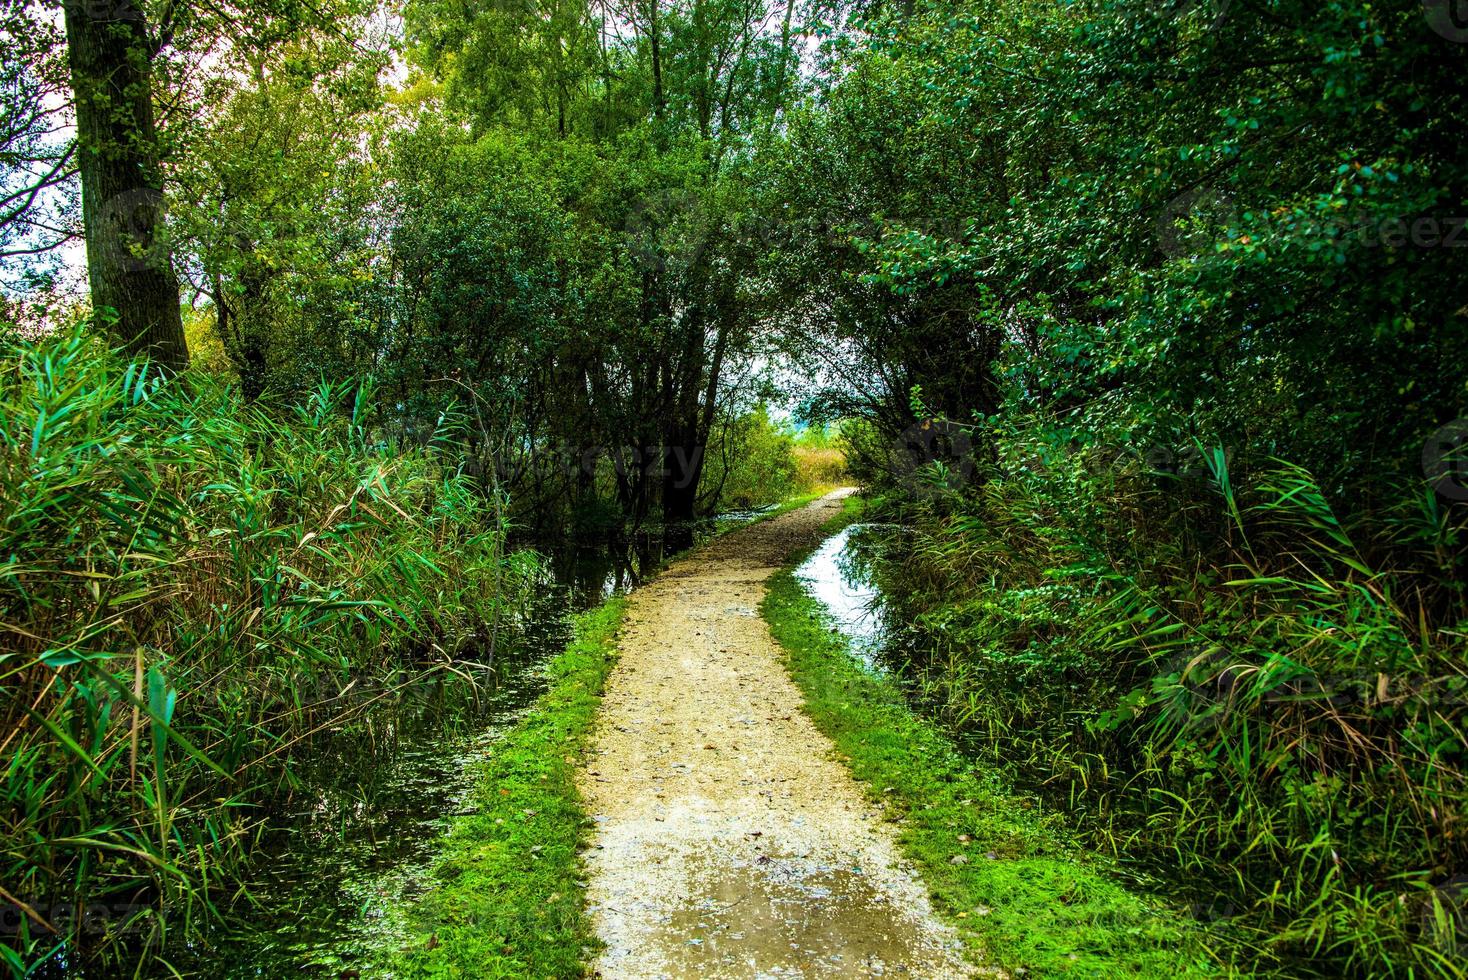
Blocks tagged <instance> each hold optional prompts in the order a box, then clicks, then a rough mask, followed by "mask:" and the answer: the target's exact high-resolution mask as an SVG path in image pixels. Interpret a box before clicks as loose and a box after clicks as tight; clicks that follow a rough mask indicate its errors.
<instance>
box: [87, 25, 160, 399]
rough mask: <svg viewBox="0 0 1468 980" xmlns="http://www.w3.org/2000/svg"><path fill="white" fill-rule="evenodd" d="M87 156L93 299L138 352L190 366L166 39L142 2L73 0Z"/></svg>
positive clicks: (90, 271)
mask: <svg viewBox="0 0 1468 980" xmlns="http://www.w3.org/2000/svg"><path fill="white" fill-rule="evenodd" d="M64 9H65V16H66V37H67V43H68V47H69V57H70V62H71V84H72V91H73V93H74V94H75V98H76V122H77V142H78V148H77V149H78V152H77V163H78V167H79V169H80V171H81V178H82V216H83V223H84V225H85V228H86V237H87V274H88V277H89V279H90V281H91V289H92V305H93V307H94V308H96V309H97V310H98V311H99V312H100V311H102V310H104V309H108V310H111V311H113V315H114V318H113V319H112V320H111V329H112V331H113V332H114V333H115V334H116V336H117V337H118V339H119V340H121V341H122V343H123V344H124V345H125V346H126V348H127V349H128V350H129V351H130V352H132V353H134V354H142V355H147V356H148V357H150V358H152V359H153V360H154V361H156V362H157V363H159V364H162V365H164V366H166V367H168V368H171V369H173V370H178V369H181V368H182V367H184V366H185V365H186V364H187V363H188V348H187V346H186V345H185V343H184V333H183V320H182V318H181V316H180V312H179V294H178V278H177V276H176V275H175V274H174V271H173V262H172V256H171V254H170V250H169V247H168V241H167V238H166V237H165V235H164V230H163V207H162V205H163V178H162V174H161V173H160V172H159V166H158V164H159V149H158V131H157V126H156V124H155V122H154V118H153V85H152V66H153V57H154V55H155V53H156V51H157V45H156V44H155V42H154V41H153V39H152V38H151V37H150V36H149V31H148V22H147V19H146V17H145V16H144V14H143V11H142V10H141V9H140V8H139V7H138V6H137V5H136V4H135V3H134V0H66V2H65V4H64Z"/></svg>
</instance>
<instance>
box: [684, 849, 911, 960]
mask: <svg viewBox="0 0 1468 980" xmlns="http://www.w3.org/2000/svg"><path fill="white" fill-rule="evenodd" d="M692 877H693V879H694V881H695V884H694V885H693V886H692V887H691V889H690V890H691V892H692V894H691V895H690V896H689V903H688V905H687V907H686V908H685V909H683V910H682V911H680V912H677V913H675V914H674V916H673V918H672V921H671V922H670V923H669V929H670V930H671V932H672V933H673V934H674V935H685V936H687V939H686V940H685V942H684V943H683V945H682V946H681V947H678V948H677V952H676V953H674V954H673V956H672V958H673V960H674V961H673V962H671V963H669V964H668V965H669V967H671V968H672V972H673V974H674V975H676V976H689V977H695V976H696V977H718V976H738V977H811V976H877V977H880V976H910V975H912V974H911V973H910V972H909V968H908V967H907V965H906V963H905V962H902V961H903V960H904V959H906V954H907V952H908V951H909V950H910V949H911V948H912V947H913V945H914V944H915V943H916V941H917V938H918V937H917V928H916V926H915V925H914V924H913V923H912V921H911V920H910V919H909V918H908V917H906V916H904V915H901V914H900V913H899V912H897V910H894V909H893V908H891V905H890V903H889V901H888V898H887V895H886V894H885V893H884V892H882V891H880V890H879V889H877V888H875V887H873V885H872V882H871V880H870V879H869V878H868V877H867V876H866V875H865V874H863V873H862V871H861V870H860V869H859V868H820V869H811V868H810V867H809V866H808V865H807V864H805V863H804V862H801V861H787V860H783V859H781V858H777V857H768V856H765V857H762V858H760V859H757V861H756V862H755V863H754V864H750V863H743V864H740V865H733V864H727V865H720V866H718V867H716V868H715V867H713V866H707V867H704V868H695V869H694V874H693V875H692Z"/></svg>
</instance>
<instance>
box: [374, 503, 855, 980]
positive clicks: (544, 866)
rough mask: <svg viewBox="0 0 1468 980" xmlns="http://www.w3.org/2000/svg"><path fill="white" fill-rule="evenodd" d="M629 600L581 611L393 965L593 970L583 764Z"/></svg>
mask: <svg viewBox="0 0 1468 980" xmlns="http://www.w3.org/2000/svg"><path fill="white" fill-rule="evenodd" d="M830 490H831V488H830V487H821V488H817V489H816V490H813V491H811V492H809V493H805V494H801V495H799V496H796V497H792V498H790V499H789V500H786V501H784V502H782V503H780V504H779V505H777V506H775V507H772V508H771V509H769V510H768V511H765V512H764V513H762V514H760V515H759V516H758V517H757V518H756V520H757V521H760V520H768V519H769V518H771V517H776V516H778V515H780V514H784V513H788V512H789V511H791V510H795V509H797V508H799V507H804V506H806V505H807V504H809V503H811V502H813V501H815V500H817V499H819V498H820V497H822V496H824V495H825V494H826V493H828V492H829V491H830ZM746 526H748V525H747V524H742V525H736V526H734V527H731V528H728V529H725V530H724V531H722V532H720V533H731V532H733V531H737V530H738V529H739V528H740V527H746ZM675 557H676V556H675ZM670 560H671V559H670ZM664 564H666V562H665V563H664ZM626 607H627V597H626V596H615V597H613V598H611V599H609V600H607V601H606V602H604V603H603V604H602V605H600V606H598V607H596V608H595V609H592V610H589V611H588V612H584V613H581V614H579V615H577V616H576V617H574V619H573V631H574V639H573V640H572V642H571V643H570V644H569V645H568V646H567V648H566V649H565V650H564V651H563V652H562V653H561V654H559V655H558V656H557V657H555V658H554V659H553V660H552V661H551V662H550V664H549V666H548V667H547V674H548V678H549V682H548V685H547V689H546V691H545V693H543V694H542V695H541V696H540V698H539V699H537V700H536V702H535V704H534V705H533V706H532V707H531V709H530V711H529V713H528V714H527V715H526V716H525V718H524V719H522V720H521V721H520V722H518V723H517V724H515V725H514V726H512V727H511V728H510V729H509V730H508V731H507V732H506V733H505V736H504V738H502V739H501V740H500V741H498V742H497V743H495V745H494V747H493V749H492V750H491V754H490V756H489V757H488V758H487V759H486V760H485V762H484V763H483V765H482V768H481V771H480V772H479V774H478V775H477V776H476V778H475V786H474V790H473V796H472V798H471V802H472V804H473V806H474V810H475V812H474V813H472V814H469V815H468V816H465V817H461V818H459V819H457V820H455V821H454V823H453V825H452V827H451V828H450V829H449V831H448V833H447V834H446V835H445V837H444V839H443V841H442V842H441V843H440V844H439V845H438V853H437V855H436V857H435V859H434V864H433V868H434V883H433V885H432V887H431V889H430V890H429V891H428V892H427V893H426V894H425V895H424V896H423V897H421V898H420V899H418V901H417V902H416V903H415V905H414V907H413V909H412V910H411V912H410V913H409V916H410V920H411V922H412V925H413V927H414V932H415V933H416V934H417V941H416V942H415V944H414V945H413V946H411V947H410V948H408V949H406V950H404V951H403V952H402V954H401V955H400V956H398V957H397V958H396V960H395V962H394V963H392V964H391V967H392V974H393V975H394V976H402V977H475V978H481V977H482V978H486V980H493V978H500V977H516V978H523V977H578V976H582V975H583V974H584V973H585V972H586V970H585V966H584V964H585V962H586V960H587V954H588V952H589V951H590V950H593V949H595V948H596V947H597V944H598V943H597V939H596V937H595V936H594V935H593V933H592V931H591V923H590V920H589V918H588V917H587V915H586V910H585V902H584V900H583V895H584V893H583V891H582V882H581V863H580V857H579V855H580V852H581V850H582V849H583V848H584V847H585V846H586V844H587V843H588V839H589V835H590V829H591V823H590V820H589V818H588V817H587V814H586V811H585V809H584V807H583V805H582V800H581V795H580V793H579V792H578V790H577V789H576V771H577V769H578V768H579V767H580V765H581V761H582V755H583V752H584V750H585V747H586V743H587V739H588V737H589V735H590V733H591V729H592V725H593V724H594V722H595V720H596V714H597V710H598V708H599V707H600V706H601V694H602V688H603V687H604V685H605V684H606V679H607V675H608V674H609V673H611V670H612V667H613V666H614V665H615V664H616V660H617V649H616V635H617V631H618V629H620V627H621V624H622V617H623V614H624V612H625V611H626Z"/></svg>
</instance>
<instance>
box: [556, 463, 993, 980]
mask: <svg viewBox="0 0 1468 980" xmlns="http://www.w3.org/2000/svg"><path fill="white" fill-rule="evenodd" d="M842 495H843V494H842V493H841V492H839V491H838V492H837V493H836V494H832V495H831V496H828V497H825V498H823V499H822V500H819V501H817V502H816V503H814V504H812V505H810V506H809V507H806V508H803V509H801V510H798V511H793V512H791V513H789V514H785V515H783V516H781V517H777V518H774V519H771V520H768V521H764V522H762V523H759V524H755V525H753V526H751V527H748V528H745V529H743V530H740V531H737V532H734V533H733V534H730V535H727V536H725V537H723V538H720V539H718V540H716V541H714V542H713V543H712V544H710V545H709V546H707V547H705V548H703V549H702V550H700V551H698V552H697V553H695V554H694V555H692V556H690V557H688V558H685V559H683V560H681V561H679V562H677V563H676V564H674V565H673V566H672V567H671V568H669V569H668V571H666V572H665V573H663V574H662V575H660V576H659V577H658V578H657V579H655V580H654V581H653V582H651V583H650V584H648V585H647V586H645V587H644V588H642V589H639V590H638V591H637V592H636V593H635V594H634V595H633V597H632V602H631V606H630V608H629V610H628V615H627V624H626V628H625V630H624V632H623V637H622V642H621V651H622V658H621V661H620V662H619V663H618V665H617V668H616V670H615V671H614V673H613V675H612V678H611V680H610V683H609V684H608V686H607V694H606V701H605V704H604V705H603V708H602V713H601V716H600V718H599V720H598V724H597V731H596V734H595V737H594V740H593V747H592V754H591V756H590V759H589V761H588V764H587V768H586V770H585V771H583V773H582V776H581V789H582V792H583V793H584V794H585V797H586V800H587V803H588V809H589V811H590V813H591V814H592V815H593V816H594V818H595V819H596V821H597V825H598V829H597V833H596V838H595V844H594V847H593V848H592V849H591V851H590V852H589V853H588V860H587V864H588V866H589V872H590V879H589V882H588V897H589V901H590V906H591V909H592V914H593V916H594V919H595V922H596V929H597V933H598V935H600V936H601V938H602V940H603V941H605V943H606V944H607V948H606V950H605V952H604V954H603V955H602V957H601V960H600V962H599V963H598V968H599V970H600V974H601V975H602V976H604V977H609V978H610V977H616V978H633V977H711V978H712V977H766V976H921V977H961V976H968V975H970V973H971V971H970V970H969V969H968V968H967V967H965V966H964V965H963V962H962V960H961V958H960V957H959V954H958V953H957V947H958V943H957V940H956V938H955V937H954V935H953V933H952V932H951V930H949V929H948V928H947V927H945V926H943V925H942V924H941V923H939V922H938V921H937V920H936V919H935V918H934V916H933V913H932V910H931V908H930V907H929V904H928V899H927V893H926V891H925V889H924V888H923V885H922V883H921V881H919V880H918V879H917V878H916V876H915V874H914V873H913V872H912V871H911V869H910V868H908V867H907V865H906V864H905V863H904V862H903V860H902V858H901V857H900V856H899V853H898V849H897V846H896V843H895V841H894V839H893V836H892V833H891V830H890V826H889V825H887V824H885V823H883V822H882V820H881V816H880V813H879V810H878V808H877V807H875V806H873V805H872V804H871V803H869V802H867V800H866V799H865V798H864V797H863V795H862V791H861V789H860V788H859V787H858V786H857V784H856V782H855V781H854V780H853V779H852V777H851V775H850V773H849V772H848V771H847V770H846V768H845V767H844V766H843V765H842V764H841V763H840V762H839V761H837V759H836V758H835V756H834V748H833V747H832V745H831V743H830V742H829V741H828V740H827V739H826V738H825V736H823V735H822V734H821V733H820V732H818V731H817V730H816V729H815V727H814V726H813V725H812V724H811V722H810V720H809V719H808V718H807V717H806V716H805V715H804V714H803V713H802V711H801V705H802V699H801V696H800V692H799V690H798V689H797V688H796V687H795V684H794V682H793V681H791V680H790V678H789V675H788V674H787V673H786V671H785V668H784V666H783V665H782V663H781V660H782V654H781V653H780V651H779V648H778V647H777V646H776V645H775V642H774V640H773V639H772V638H771V637H770V634H769V630H768V628H767V627H766V625H765V623H764V620H762V619H761V618H760V616H759V603H760V600H761V598H762V597H763V595H764V581H765V579H766V578H768V577H769V576H770V575H771V574H772V573H774V572H775V571H776V570H777V569H778V568H779V567H780V566H782V565H783V564H784V563H785V562H787V561H788V560H789V558H790V556H791V555H792V554H794V553H795V552H796V551H797V550H799V549H801V548H803V547H810V546H812V545H814V544H815V543H816V542H817V541H818V540H819V536H820V527H821V525H822V524H823V523H825V521H827V520H828V519H829V518H830V517H832V516H833V515H834V514H835V513H836V510H837V509H838V508H839V507H840V506H841V504H840V499H839V498H840V497H841V496H842Z"/></svg>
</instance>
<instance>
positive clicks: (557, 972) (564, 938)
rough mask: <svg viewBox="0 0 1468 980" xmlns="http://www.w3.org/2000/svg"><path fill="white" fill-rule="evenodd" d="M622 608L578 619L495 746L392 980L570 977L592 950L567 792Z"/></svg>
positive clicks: (577, 824)
mask: <svg viewBox="0 0 1468 980" xmlns="http://www.w3.org/2000/svg"><path fill="white" fill-rule="evenodd" d="M625 608H626V599H625V598H621V597H617V598H613V599H611V600H609V601H607V602H606V603H604V604H603V605H601V606H599V607H598V608H596V609H594V610H592V611H590V612H587V613H583V614H581V615H580V616H578V617H576V621H575V627H576V639H575V640H574V641H573V642H572V643H571V645H570V646H568V647H567V648H566V650H565V651H564V652H563V653H561V654H560V656H558V657H557V658H556V659H555V660H553V661H552V662H551V664H550V666H549V668H548V670H549V673H550V685H549V688H548V689H547V690H546V692H545V693H544V694H543V695H541V697H540V699H539V700H538V701H537V702H536V703H535V705H534V706H533V707H532V709H531V710H530V713H529V714H528V715H527V716H526V718H525V719H524V720H523V721H521V722H520V723H519V724H517V725H516V726H515V727H514V728H512V729H511V730H510V731H509V732H508V733H507V734H506V735H505V737H504V739H503V740H501V741H500V742H498V743H497V744H496V745H495V747H494V749H493V754H492V755H491V756H490V757H489V758H488V759H487V760H486V762H485V763H484V768H483V772H482V773H481V775H480V777H479V780H478V785H477V788H476V790H475V799H474V801H473V802H474V804H475V805H476V807H477V810H476V812H475V813H474V814H473V815H471V816H467V817H464V818H462V819H460V820H459V821H457V822H456V823H455V824H454V825H453V828H452V829H451V830H450V831H449V833H448V835H447V837H446V838H445V840H444V842H443V845H442V848H441V851H440V856H439V858H438V860H437V862H436V865H435V886H434V887H433V889H432V890H431V891H430V892H429V893H428V894H427V895H425V896H424V897H423V898H422V899H421V900H420V902H419V904H418V906H417V907H416V908H415V909H414V912H413V921H414V923H415V925H416V927H417V929H418V931H419V932H420V933H421V938H420V941H419V942H418V943H416V944H415V946H414V947H413V948H411V949H408V950H405V951H404V953H403V954H402V956H401V957H400V959H399V962H397V963H395V964H394V965H393V966H394V969H393V973H394V975H397V976H405V977H474V978H483V980H493V978H500V977H516V978H523V977H579V976H581V975H582V974H583V973H584V972H585V971H584V968H583V966H582V964H583V962H584V961H585V959H586V951H587V950H588V949H589V948H594V947H595V946H596V939H595V937H594V935H593V934H592V932H591V927H590V923H589V921H588V919H587V917H586V915H585V907H584V906H585V902H584V896H583V892H582V887H581V883H580V878H581V867H580V859H579V857H578V854H579V852H580V850H581V848H582V847H583V845H584V844H585V843H586V840H587V837H588V834H589V831H590V822H589V820H588V819H587V816H586V812H585V810H584V809H583V808H582V802H581V796H580V794H579V793H578V792H577V789H576V770H577V768H578V767H579V766H580V764H581V756H582V752H583V750H584V749H585V746H586V740H587V734H588V732H589V731H590V729H591V725H592V721H593V720H594V718H595V717H596V711H597V708H598V706H599V705H600V704H601V691H602V686H603V684H604V683H605V681H606V677H607V674H608V673H609V672H610V670H611V667H612V664H613V663H615V661H616V647H615V643H614V640H615V636H616V632H617V629H618V627H619V626H620V624H621V622H622V614H623V611H624V610H625Z"/></svg>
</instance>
